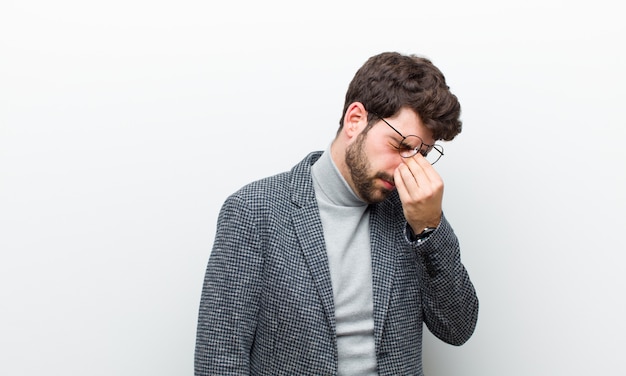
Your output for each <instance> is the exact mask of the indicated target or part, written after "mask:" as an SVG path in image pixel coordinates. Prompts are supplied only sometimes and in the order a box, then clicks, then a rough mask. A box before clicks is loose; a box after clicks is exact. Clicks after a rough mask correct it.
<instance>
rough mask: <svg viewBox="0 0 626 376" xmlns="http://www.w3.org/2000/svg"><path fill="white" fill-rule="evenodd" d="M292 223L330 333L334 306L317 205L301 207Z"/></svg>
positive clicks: (334, 330)
mask: <svg viewBox="0 0 626 376" xmlns="http://www.w3.org/2000/svg"><path fill="white" fill-rule="evenodd" d="M293 223H294V227H295V230H296V234H297V236H298V241H299V242H300V246H301V247H302V253H303V255H304V258H305V260H306V262H307V264H308V266H309V271H310V273H311V276H312V277H313V282H314V284H315V287H316V289H317V292H318V294H319V297H320V300H321V302H322V305H323V306H324V311H325V312H326V317H327V319H328V324H329V325H330V328H331V329H332V332H333V333H335V332H336V327H335V305H334V301H333V287H332V282H331V280H330V268H329V266H328V255H327V254H326V244H325V243H324V232H323V229H322V221H321V219H320V216H319V211H318V208H317V204H316V203H315V202H314V201H313V202H310V203H309V204H308V205H307V206H305V207H302V208H300V209H298V210H296V211H294V214H293Z"/></svg>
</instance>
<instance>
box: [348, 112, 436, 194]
mask: <svg viewBox="0 0 626 376" xmlns="http://www.w3.org/2000/svg"><path fill="white" fill-rule="evenodd" d="M390 120H391V121H393V122H394V127H397V128H398V129H399V130H400V131H401V132H403V133H404V134H416V135H419V136H420V137H422V139H424V140H425V141H426V142H430V141H434V140H433V139H432V133H431V132H430V131H429V130H428V129H426V127H425V126H424V125H423V123H422V121H421V119H420V118H419V116H417V114H416V113H415V112H413V111H412V110H408V109H402V110H401V111H400V112H399V113H398V115H397V116H394V117H393V118H390ZM401 140H402V138H401V137H400V136H399V135H398V134H397V133H396V132H395V131H393V130H392V129H391V128H389V127H388V126H386V125H385V124H384V123H382V121H381V122H379V124H376V125H374V126H373V127H372V128H370V129H369V130H368V131H365V132H361V133H360V134H359V135H358V136H357V137H356V139H355V140H354V142H352V143H351V144H350V145H348V147H347V148H346V154H345V162H346V166H347V168H348V172H349V174H350V177H351V181H352V188H353V189H354V191H355V193H356V194H357V195H358V196H359V197H360V198H361V199H362V200H363V201H365V202H367V203H370V204H371V203H377V202H381V201H383V200H385V198H387V196H388V195H389V194H390V193H391V192H392V191H393V190H394V189H395V184H394V178H393V175H394V171H395V169H396V168H397V167H398V165H399V164H400V163H402V157H401V156H400V155H399V153H398V149H397V146H398V145H399V143H400V141H401Z"/></svg>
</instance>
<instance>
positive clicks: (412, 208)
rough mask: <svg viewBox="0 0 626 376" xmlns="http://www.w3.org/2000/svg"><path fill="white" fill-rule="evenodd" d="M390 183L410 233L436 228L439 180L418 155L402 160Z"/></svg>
mask: <svg viewBox="0 0 626 376" xmlns="http://www.w3.org/2000/svg"><path fill="white" fill-rule="evenodd" d="M394 182H395V185H396V189H397V190H398V194H399V195H400V201H402V208H403V211H404V217H405V218H406V220H407V222H408V223H409V226H411V228H412V229H413V233H415V234H419V233H421V232H422V231H423V230H424V229H425V228H426V227H437V226H438V225H439V222H440V221H441V214H442V210H441V202H442V201H443V180H441V176H439V174H438V173H437V171H435V169H434V168H433V166H432V165H431V164H430V163H429V162H428V161H427V160H426V158H424V156H422V155H421V154H419V153H418V154H416V155H415V156H413V157H411V158H404V159H403V161H402V163H401V164H400V165H399V166H398V167H397V168H396V170H395V172H394Z"/></svg>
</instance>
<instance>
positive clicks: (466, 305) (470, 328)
mask: <svg viewBox="0 0 626 376" xmlns="http://www.w3.org/2000/svg"><path fill="white" fill-rule="evenodd" d="M416 243H417V245H416V247H417V253H418V259H419V261H420V264H421V268H422V273H420V274H421V275H422V279H423V280H422V283H421V286H422V299H423V313H424V322H425V323H426V326H427V327H428V329H429V330H430V331H431V332H432V333H433V334H434V335H435V336H436V337H437V338H439V339H441V340H442V341H444V342H447V343H449V344H452V345H456V346H459V345H462V344H463V343H465V342H466V341H467V340H468V339H469V338H470V337H471V336H472V333H473V332H474V329H475V327H476V322H477V320H478V297H477V296H476V291H475V289H474V286H473V284H472V282H471V281H470V278H469V275H468V273H467V270H466V269H465V267H464V266H463V264H462V263H461V253H460V247H459V242H458V239H457V237H456V235H455V234H454V232H453V230H452V227H451V226H450V224H449V223H448V221H447V220H446V219H445V217H444V218H442V221H441V223H440V225H439V227H438V228H437V230H436V231H435V232H433V233H432V234H431V235H430V236H429V237H428V238H427V239H426V240H424V241H422V242H419V243H418V242H416Z"/></svg>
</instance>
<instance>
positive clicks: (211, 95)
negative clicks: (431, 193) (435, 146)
mask: <svg viewBox="0 0 626 376" xmlns="http://www.w3.org/2000/svg"><path fill="white" fill-rule="evenodd" d="M625 37H626V29H625V26H624V22H623V12H621V11H620V8H619V7H618V1H609V0H598V1H593V2H590V1H585V2H583V1H576V0H574V1H571V0H570V1H557V0H529V1H524V2H503V1H495V0H492V1H489V0H478V1H461V0H457V1H429V2H426V1H424V2H419V1H404V2H402V1H387V2H380V1H363V0H360V1H344V2H341V1H333V2H327V1H317V2H311V3H307V4H300V3H299V2H288V1H276V0H274V1H269V2H268V1H264V2H256V1H251V0H248V1H242V2H231V3H229V4H226V2H221V1H220V2H217V1H215V2H206V1H194V0H183V1H147V0H113V1H106V2H104V1H103V2H93V1H91V2H88V1H78V0H76V1H70V0H59V1H28V0H26V1H17V0H15V1H12V0H3V1H2V3H0V347H1V348H0V374H2V375H36V374H47V375H129V376H130V375H191V374H192V373H193V350H194V341H195V326H196V317H197V308H198V301H199V297H200V290H201V285H202V279H203V276H204V268H205V266H206V262H207V259H208V256H209V252H210V248H211V244H212V240H213V235H214V231H215V221H216V217H217V213H218V210H219V207H220V206H221V204H222V202H223V200H224V199H225V198H226V196H227V195H228V194H230V193H231V192H233V191H234V190H236V189H237V188H239V187H240V186H241V185H243V184H245V183H247V182H249V181H251V180H253V179H257V178H261V177H264V176H267V175H270V174H274V173H277V172H281V171H283V170H285V169H288V168H290V167H291V166H292V165H293V164H294V163H296V162H298V161H299V160H300V159H301V158H303V157H304V156H305V155H306V154H307V153H308V152H309V151H311V150H319V149H323V148H325V147H326V146H327V145H328V143H329V142H330V140H331V139H332V137H333V136H334V134H335V131H336V128H337V126H338V120H339V117H340V116H341V109H342V105H343V95H344V93H345V90H346V87H347V85H348V82H349V81H350V79H351V78H352V76H353V74H354V72H355V71H356V69H357V68H358V67H360V66H361V64H362V63H363V62H364V61H365V60H366V59H367V58H368V57H369V56H371V55H374V54H377V53H379V52H383V51H400V52H404V53H417V54H420V55H424V56H427V57H429V58H431V59H432V60H433V61H434V63H435V64H436V65H438V66H439V67H440V68H441V69H442V70H443V72H444V74H445V75H446V78H447V80H448V83H449V84H450V86H451V88H452V90H453V92H455V93H456V94H457V96H458V97H459V98H460V100H461V102H462V106H463V115H462V117H463V121H464V131H463V133H461V135H459V136H458V138H457V139H456V140H454V141H453V142H451V143H447V144H446V151H447V153H446V156H445V159H443V160H442V161H441V163H439V164H438V165H437V167H438V168H439V171H440V173H441V174H442V176H443V177H444V179H445V181H446V195H445V201H444V206H445V208H444V210H445V211H446V213H447V216H448V218H449V220H450V221H451V222H452V224H453V226H454V227H455V229H456V231H457V234H458V235H459V237H460V239H461V244H462V249H463V261H464V263H465V265H466V267H467V268H468V269H469V271H470V275H471V277H472V279H473V281H474V283H475V286H476V289H477V291H478V294H479V297H480V300H481V311H480V317H479V323H478V327H477V329H476V332H475V334H474V336H473V337H472V338H471V339H470V341H469V342H468V343H467V344H465V345H464V346H462V347H458V348H457V347H452V346H449V345H446V344H444V343H441V342H439V341H438V340H436V339H434V337H432V335H428V336H427V337H426V338H425V353H424V358H425V359H424V362H425V365H426V370H427V374H428V375H430V376H436V375H480V376H490V375H493V376H502V375H546V376H547V375H565V374H568V375H589V374H592V375H624V374H625V373H626V370H625V368H626V367H625V366H624V363H623V361H622V360H620V359H621V358H622V357H623V355H624V352H625V350H626V348H625V345H624V338H626V337H625V336H626V324H625V323H624V322H625V320H624V317H626V304H625V298H624V296H625V295H626V294H625V291H624V290H625V286H626V277H625V276H624V266H623V265H624V261H625V259H626V257H625V256H624V255H625V253H626V241H625V240H624V231H625V230H626V227H625V224H626V220H625V219H624V213H625V212H626V199H625V194H624V192H625V191H626V179H625V175H626V174H625V169H624V164H625V163H624V162H625V160H626V152H624V148H625V145H626V130H625V127H626V121H625V116H624V105H623V103H624V99H626V98H625V95H624V88H625V87H626V74H625V67H626V52H625V49H624V40H625V39H626V38H625Z"/></svg>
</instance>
